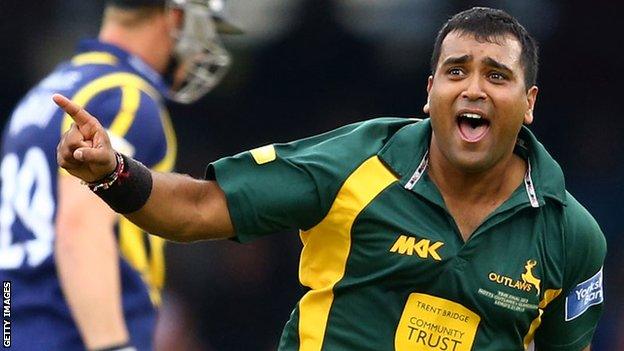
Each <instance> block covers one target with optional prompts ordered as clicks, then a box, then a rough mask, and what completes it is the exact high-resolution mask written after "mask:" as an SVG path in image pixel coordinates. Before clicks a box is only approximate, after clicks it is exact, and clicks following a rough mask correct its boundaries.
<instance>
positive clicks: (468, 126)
mask: <svg viewBox="0 0 624 351" xmlns="http://www.w3.org/2000/svg"><path fill="white" fill-rule="evenodd" d="M457 126H458V127H459V134H460V135H461V136H462V139H464V140H465V141H467V142H470V143H475V142H477V141H479V140H481V139H483V137H484V136H485V135H486V134H487V132H488V130H489V129H490V121H488V120H487V119H486V118H485V117H483V116H481V115H480V114H478V113H469V112H464V113H460V114H459V115H458V116H457Z"/></svg>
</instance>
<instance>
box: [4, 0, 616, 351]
mask: <svg viewBox="0 0 624 351" xmlns="http://www.w3.org/2000/svg"><path fill="white" fill-rule="evenodd" d="M103 3H104V1H103V0H97V1H95V0H88V1H85V0H46V1H23V0H3V1H2V5H1V9H0V34H1V35H2V40H1V41H0V53H1V58H0V62H1V63H0V79H1V82H2V83H1V84H0V125H4V124H5V121H6V119H7V118H8V115H9V113H10V111H11V109H12V108H13V106H14V105H15V104H16V103H17V101H18V99H19V98H20V97H21V96H22V95H23V94H24V93H25V92H26V91H27V89H28V88H29V87H30V86H31V85H33V84H34V83H36V82H37V81H38V80H40V79H41V78H42V77H44V76H45V74H46V73H47V72H49V71H50V70H51V69H52V68H53V67H54V66H55V65H56V64H57V63H58V62H60V61H61V60H63V59H66V58H69V57H71V55H72V52H73V47H74V44H75V42H76V41H77V40H78V39H80V38H85V37H94V36H96V35H97V30H98V26H99V24H100V20H99V18H100V17H99V16H100V14H101V10H102V8H103ZM475 5H484V6H491V7H498V8H502V9H505V10H507V11H508V12H510V13H511V14H512V15H514V16H516V17H517V18H518V19H519V20H520V22H521V23H523V24H524V25H525V26H526V27H527V29H528V30H529V31H530V32H531V33H533V34H534V36H535V37H536V38H537V39H538V41H539V42H540V46H541V65H540V72H539V75H538V85H539V87H540V92H539V96H538V100H537V106H536V111H535V122H534V124H533V125H532V127H531V129H532V130H533V131H534V132H535V133H536V134H537V136H538V137H539V138H540V139H541V141H542V142H543V143H544V144H545V145H546V146H547V148H548V149H549V150H550V152H551V153H552V154H553V155H554V156H555V158H556V159H557V160H558V161H559V162H560V164H561V166H562V167H563V169H564V172H565V174H566V182H567V186H568V189H569V190H570V192H571V193H572V194H574V195H575V196H576V197H577V198H578V199H579V200H580V201H581V203H583V204H584V205H585V206H586V207H587V208H588V209H589V210H590V211H591V213H592V214H593V215H594V216H595V217H596V218H597V220H598V222H599V223H600V224H601V226H602V229H603V231H604V233H605V235H606V237H607V241H608V245H609V246H608V249H609V253H608V257H607V263H606V267H605V285H606V292H605V294H606V309H605V313H604V316H603V318H602V321H601V324H600V327H599V330H598V332H597V335H596V337H595V342H594V350H599V351H600V350H624V336H622V335H621V332H623V331H624V317H622V315H623V312H624V306H622V301H623V299H622V296H624V291H623V290H624V265H622V264H621V263H620V261H619V260H620V259H621V257H622V254H621V252H622V251H623V250H624V241H623V240H622V238H623V236H624V220H623V218H624V216H623V215H624V210H623V209H624V203H623V201H622V199H623V198H624V184H623V183H624V159H623V156H622V155H624V118H623V117H622V116H620V113H621V112H618V111H620V104H621V103H622V102H621V101H620V100H619V99H622V96H623V95H624V89H623V88H622V86H621V84H620V83H619V80H618V79H619V78H620V77H619V73H621V72H620V71H619V69H621V66H620V64H618V62H620V61H621V58H622V48H624V40H623V37H624V36H623V32H622V29H621V24H619V23H620V22H621V13H622V10H624V4H622V3H621V2H618V1H607V0H594V1H577V0H573V1H563V0H561V1H554V0H521V1H520V0H507V1H443V0H228V1H227V11H226V13H228V14H229V17H230V19H231V20H232V21H233V22H235V23H237V24H238V25H240V26H241V27H243V28H244V29H245V30H246V32H247V33H246V34H245V35H243V36H240V37H230V38H227V37H226V38H225V39H224V42H225V46H226V47H227V48H228V49H229V50H230V51H231V53H232V54H233V56H234V64H233V67H232V69H231V71H230V73H229V75H228V76H227V77H226V79H225V82H224V83H223V84H222V85H221V86H219V87H218V88H217V89H216V90H215V91H213V92H212V93H211V94H209V95H208V96H207V97H205V98H203V99H202V100H201V101H200V102H199V103H198V104H195V105H193V106H178V105H172V106H171V109H172V115H173V117H174V125H175V127H176V130H177V133H178V141H179V144H180V146H179V152H178V166H177V170H178V171H179V172H182V173H188V174H191V175H193V176H196V177H201V176H202V175H203V171H204V168H205V165H206V164H207V163H208V162H209V161H212V160H215V159H217V158H219V157H222V156H226V155H230V154H234V153H238V152H240V151H243V150H246V149H250V148H253V147H257V146H261V145H264V144H267V143H271V142H283V141H289V140H293V139H297V138H300V137H304V136H308V135H312V134H316V133H319V132H322V131H326V130H328V129H332V128H334V127H337V126H339V125H343V124H346V123H350V122H354V121H359V120H363V119H367V118H370V117H375V116H409V117H418V116H422V112H421V108H422V105H423V103H424V101H425V98H426V92H425V87H426V78H427V76H428V74H429V59H430V54H431V50H432V46H433V40H434V37H435V34H436V32H437V30H438V29H439V27H440V25H441V24H442V23H443V22H444V21H445V20H446V19H447V18H448V17H449V16H450V15H452V14H454V13H456V12H458V11H460V10H463V9H466V8H469V7H471V6H475ZM300 246H301V244H300V242H299V238H298V234H297V233H296V232H294V231H293V232H285V233H278V234H276V235H273V236H270V237H267V238H265V239H261V240H259V241H257V242H255V243H252V244H250V245H240V244H236V243H234V242H229V241H228V242H202V243H195V244H191V245H180V244H171V245H169V246H168V249H167V250H168V251H167V258H168V269H167V274H168V276H167V289H166V296H165V304H164V306H163V310H162V318H161V320H160V326H159V331H158V335H157V338H158V343H159V345H160V346H159V349H161V350H174V349H175V350H198V351H199V350H218V351H222V350H226V351H227V350H261V351H264V350H273V349H275V348H276V343H277V341H278V339H279V335H280V332H281V329H282V326H283V324H284V323H285V321H286V320H287V319H288V317H289V314H290V311H291V309H292V308H293V306H294V304H295V303H296V301H297V299H298V298H299V297H300V296H301V295H302V294H303V290H302V289H301V288H300V287H299V285H298V283H297V270H298V255H299V250H300ZM622 334H624V333H622Z"/></svg>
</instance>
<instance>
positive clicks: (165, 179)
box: [53, 94, 234, 241]
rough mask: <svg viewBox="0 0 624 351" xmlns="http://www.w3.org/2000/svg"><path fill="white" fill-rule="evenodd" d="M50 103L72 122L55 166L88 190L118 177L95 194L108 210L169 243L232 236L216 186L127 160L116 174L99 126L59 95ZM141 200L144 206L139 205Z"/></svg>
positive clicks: (115, 163)
mask: <svg viewBox="0 0 624 351" xmlns="http://www.w3.org/2000/svg"><path fill="white" fill-rule="evenodd" d="M53 100H54V102H55V103H56V104H57V105H58V106H59V107H61V108H62V109H63V110H65V112H67V113H68V114H69V115H70V116H71V117H72V119H73V120H74V122H75V123H74V124H73V125H72V127H71V128H70V129H69V130H68V131H67V132H66V133H65V134H64V135H63V137H62V138H61V141H60V143H59V145H58V148H57V161H58V163H59V165H60V166H61V167H63V168H64V169H66V170H67V171H68V172H69V173H70V174H72V175H73V176H76V177H78V178H80V179H82V180H83V181H85V182H87V183H90V184H95V183H102V184H104V183H108V182H107V180H109V179H112V178H108V177H109V176H110V175H112V174H115V173H117V175H120V177H119V178H117V180H115V181H114V182H112V184H111V186H110V188H109V189H98V190H96V194H97V195H99V196H100V197H101V198H103V199H105V201H106V202H107V203H108V204H109V206H111V207H112V208H113V209H118V212H120V213H121V214H123V215H124V216H125V217H127V218H128V219H130V220H131V221H132V222H133V223H135V224H136V225H138V226H140V227H141V228H143V229H144V230H146V231H148V232H150V233H152V234H156V235H159V236H162V237H163V238H165V239H168V240H174V241H194V240H204V239H220V238H227V237H231V236H232V235H233V233H234V228H233V226H232V221H231V220H230V215H229V211H228V208H227V203H226V198H225V194H224V193H223V191H222V190H221V189H220V188H219V186H218V184H217V183H216V182H213V181H205V180H197V179H193V178H191V177H189V176H186V175H181V174H175V173H158V172H153V171H149V170H148V169H147V168H146V167H144V166H143V165H141V164H139V163H138V162H136V161H134V160H132V159H129V158H127V157H124V159H125V162H124V163H125V166H124V168H123V169H121V170H119V169H117V166H118V165H119V164H120V163H119V161H118V159H117V157H116V153H115V150H113V148H112V147H111V143H110V139H109V138H108V135H107V134H106V131H105V129H104V128H103V127H102V125H100V123H99V122H98V120H97V119H96V118H95V117H93V116H92V115H91V114H89V113H88V112H87V111H86V110H84V109H83V108H81V107H80V106H78V105H76V104H75V103H73V102H72V101H70V100H69V99H67V98H66V97H64V96H62V95H59V94H56V95H54V97H53ZM141 198H146V199H147V201H144V200H140V201H137V199H141ZM128 204H130V206H128ZM120 208H121V209H131V210H129V211H127V212H126V210H119V209H120Z"/></svg>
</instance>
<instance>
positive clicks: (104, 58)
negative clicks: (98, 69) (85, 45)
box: [71, 51, 118, 66]
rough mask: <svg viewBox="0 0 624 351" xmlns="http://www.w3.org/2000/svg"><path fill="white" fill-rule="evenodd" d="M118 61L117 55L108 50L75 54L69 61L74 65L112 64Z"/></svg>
mask: <svg viewBox="0 0 624 351" xmlns="http://www.w3.org/2000/svg"><path fill="white" fill-rule="evenodd" d="M117 62H118V60H117V57H115V56H114V55H111V54H109V53H108V52H101V51H94V52H86V53H84V54H80V55H76V56H74V58H72V60H71V63H72V65H74V66H82V65H111V66H114V65H116V64H117Z"/></svg>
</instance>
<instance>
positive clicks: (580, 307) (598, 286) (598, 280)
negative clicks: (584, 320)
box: [565, 268, 603, 321]
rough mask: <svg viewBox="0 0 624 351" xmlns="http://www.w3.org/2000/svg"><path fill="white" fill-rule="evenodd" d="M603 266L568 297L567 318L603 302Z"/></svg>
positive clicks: (566, 304) (567, 319)
mask: <svg viewBox="0 0 624 351" xmlns="http://www.w3.org/2000/svg"><path fill="white" fill-rule="evenodd" d="M602 301H603V296H602V268H600V270H599V271H598V273H596V274H595V275H594V276H593V277H591V278H589V279H587V280H586V281H584V282H582V283H580V284H579V285H577V286H576V287H575V288H574V289H572V291H570V294H568V296H567V297H566V303H565V320H566V321H571V320H573V319H574V318H576V317H578V316H580V315H582V314H583V313H585V311H587V309H588V308H590V307H591V306H593V305H598V304H601V303H602Z"/></svg>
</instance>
